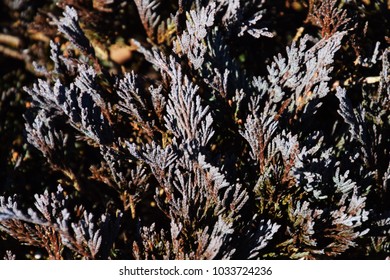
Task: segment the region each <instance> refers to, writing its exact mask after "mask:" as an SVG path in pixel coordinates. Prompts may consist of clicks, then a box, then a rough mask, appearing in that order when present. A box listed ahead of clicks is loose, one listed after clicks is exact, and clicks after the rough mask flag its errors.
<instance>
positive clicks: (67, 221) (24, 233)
mask: <svg viewBox="0 0 390 280" xmlns="http://www.w3.org/2000/svg"><path fill="white" fill-rule="evenodd" d="M34 197H35V204H34V206H35V209H33V208H29V209H28V211H27V214H26V213H23V211H21V210H19V207H18V203H17V202H16V200H15V199H13V198H10V197H9V198H8V199H7V198H5V197H0V228H1V229H2V230H3V231H5V232H7V233H8V234H10V235H11V236H12V237H14V238H16V239H18V240H20V241H22V242H25V243H27V244H29V245H32V246H38V247H42V248H45V249H46V251H47V253H48V254H49V257H50V258H52V259H62V258H63V256H62V255H61V253H62V250H63V247H64V246H66V247H68V248H69V249H71V250H72V251H74V253H76V254H78V255H79V256H80V257H82V258H85V259H95V258H97V257H99V255H100V256H102V257H104V256H105V255H107V253H108V250H109V249H110V248H111V246H112V240H110V237H109V235H110V234H115V230H112V229H110V227H112V226H113V225H114V224H115V223H117V222H115V221H114V220H113V221H111V220H110V217H109V216H107V215H101V216H100V217H99V218H98V219H96V218H95V217H94V215H93V214H92V213H88V212H87V211H86V210H84V209H83V207H82V206H78V207H75V210H74V211H72V212H69V210H68V209H69V208H68V207H69V205H68V204H69V203H68V198H67V197H66V195H65V194H64V190H63V189H62V187H61V186H58V188H57V192H55V193H49V192H48V191H45V193H44V194H42V195H35V196H34ZM78 215H79V216H78ZM75 217H76V218H75ZM110 224H111V225H110ZM116 226H118V225H116ZM110 231H111V232H110ZM104 238H106V240H104ZM103 244H104V246H103Z"/></svg>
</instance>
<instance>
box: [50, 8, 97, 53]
mask: <svg viewBox="0 0 390 280" xmlns="http://www.w3.org/2000/svg"><path fill="white" fill-rule="evenodd" d="M63 16H64V17H63V18H61V19H60V20H55V23H56V24H57V26H58V30H59V31H60V32H62V33H63V34H65V36H66V37H67V39H68V40H69V41H70V42H72V44H73V45H75V46H76V47H77V48H78V49H79V50H81V51H83V52H84V53H86V54H91V55H94V54H95V51H94V49H93V47H92V46H91V43H90V42H89V40H88V38H87V37H86V36H85V35H84V32H83V31H82V30H81V28H80V25H79V22H78V21H79V17H78V15H77V12H76V10H75V9H74V8H72V7H69V6H66V7H65V11H64V12H63Z"/></svg>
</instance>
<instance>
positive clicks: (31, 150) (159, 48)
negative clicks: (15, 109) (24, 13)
mask: <svg viewBox="0 0 390 280" xmlns="http://www.w3.org/2000/svg"><path fill="white" fill-rule="evenodd" d="M22 2H23V1H22ZM27 2H28V1H26V3H27ZM60 2H61V3H59V4H60V5H59V6H60V7H63V11H62V15H61V13H55V14H56V15H58V16H55V14H51V13H50V14H48V17H50V18H51V22H52V23H53V24H54V25H55V26H56V27H57V28H58V32H59V33H58V36H57V37H56V38H51V41H50V42H49V43H48V44H47V46H48V47H49V51H48V52H47V56H48V59H50V62H48V59H46V60H39V61H37V62H36V63H34V65H35V71H36V73H37V76H39V78H34V79H33V83H32V84H31V85H28V84H25V85H24V86H21V85H17V86H14V87H13V89H14V90H15V89H17V88H18V86H19V88H18V89H19V90H20V91H23V94H27V95H28V100H30V101H29V103H28V106H27V107H28V108H27V109H26V110H25V113H24V122H25V124H24V127H25V130H24V133H25V139H26V141H27V142H28V145H25V147H26V148H25V149H27V150H26V151H25V154H26V156H25V157H22V158H21V159H20V161H19V162H18V165H17V166H14V170H15V172H16V171H18V172H20V173H22V174H23V172H25V173H27V172H28V170H29V169H25V170H24V171H23V170H22V169H21V167H23V166H25V165H26V164H27V163H29V162H30V161H29V160H28V159H29V157H32V158H33V159H35V160H36V162H37V163H35V164H39V165H42V166H44V167H42V172H45V174H46V173H47V175H46V177H42V180H45V178H51V179H50V180H49V181H47V182H45V181H42V182H41V185H40V186H39V187H38V186H34V187H35V189H34V190H29V191H28V192H21V193H16V192H14V193H13V192H12V184H10V185H9V187H8V188H7V192H6V193H5V192H4V194H3V195H2V196H1V197H0V230H1V231H2V232H3V233H4V236H9V237H8V238H11V237H12V238H14V239H16V240H17V242H19V243H20V244H26V245H29V246H32V247H36V248H39V250H40V251H41V252H43V253H44V256H45V257H46V258H48V259H274V258H277V259H302V258H303V259H336V258H341V259H348V258H354V259H356V258H376V259H377V258H380V259H385V258H388V257H389V256H390V252H389V244H390V239H389V236H390V235H389V230H390V216H389V215H390V214H389V213H390V208H389V205H388V203H387V202H386V201H388V199H389V198H390V189H389V185H390V142H389V141H390V140H389V139H390V137H389V135H390V134H389V132H390V115H389V108H390V107H389V106H390V86H389V85H390V82H389V81H390V78H389V77H390V76H389V73H388V72H389V54H390V49H389V47H388V45H387V43H386V38H388V36H389V33H388V30H387V31H385V34H382V37H381V38H378V37H370V39H367V40H365V41H364V40H353V39H351V38H357V37H356V36H357V34H358V32H360V31H359V30H360V29H359V28H360V25H359V24H358V22H357V18H359V17H361V18H365V19H366V20H367V24H366V27H367V26H368V27H367V28H370V25H374V24H375V21H373V19H372V18H371V17H370V15H373V14H375V15H376V16H381V15H383V14H385V13H388V11H387V10H386V11H385V10H383V9H386V8H387V7H384V6H381V5H377V6H375V7H374V6H371V4H370V3H366V4H364V5H363V6H358V5H355V4H354V3H351V2H353V1H336V0H327V1H322V2H321V1H314V0H313V1H308V3H306V1H281V2H283V4H281V3H275V1H265V0H251V1H239V0H234V1H227V0H226V1H225V0H218V1H178V2H177V3H173V4H172V3H170V4H167V3H166V1H162V0H161V1H159V0H153V1H150V0H142V1H141V0H140V1H134V3H132V4H131V5H128V4H126V3H124V2H123V1H114V0H111V1H92V2H91V3H90V5H91V7H93V9H94V12H95V13H101V15H102V16H103V17H105V18H106V19H107V20H108V19H109V18H110V16H111V15H112V13H113V11H121V12H120V13H118V14H119V15H121V14H123V15H126V11H127V12H128V13H131V14H132V15H137V16H138V19H137V20H138V21H137V22H136V23H134V24H135V26H136V27H135V28H138V34H137V36H132V37H131V38H125V39H124V38H113V37H109V36H112V34H114V33H113V32H111V31H110V34H111V35H106V37H105V38H107V40H106V47H107V49H110V46H114V45H118V46H119V45H121V46H123V48H126V49H128V50H130V52H131V55H129V56H128V58H127V59H126V60H123V61H122V62H121V63H122V65H121V67H118V65H116V64H115V62H118V61H119V60H115V59H112V61H108V60H109V56H106V57H105V58H104V57H102V56H99V55H97V54H96V50H97V48H96V38H97V36H95V35H93V32H95V33H98V32H103V33H102V34H99V36H100V39H101V38H104V36H105V34H104V31H105V30H98V29H96V30H94V31H93V32H92V33H91V29H89V30H87V29H88V28H91V27H90V26H89V27H87V26H86V25H85V21H84V20H85V19H88V18H90V17H91V14H92V12H90V11H89V12H86V11H87V10H86V6H87V3H84V1H60ZM284 2H286V3H284ZM366 2H370V1H366ZM26 5H27V4H26ZM297 5H298V6H299V11H301V10H304V9H306V10H305V11H306V20H305V17H302V18H301V19H300V20H301V28H300V29H299V30H298V33H296V30H289V31H286V30H282V29H281V27H280V26H279V25H278V24H277V22H278V20H277V19H279V18H280V17H288V16H289V14H290V9H298V8H297V7H298V6H297ZM23 7H24V6H23V5H22V4H20V7H19V8H18V9H23ZM13 9H16V8H13ZM84 9H85V10H84ZM126 9H127V10H126ZM365 9H366V10H367V13H365V11H366V10H365ZM368 10H369V12H368ZM275 11H279V12H275ZM352 15H353V16H352ZM113 20H114V21H115V20H119V21H120V20H121V19H120V16H119V19H113ZM129 24H130V23H129ZM128 28H132V27H131V26H129V27H128ZM367 30H369V29H367ZM367 30H366V31H367ZM87 31H88V32H87ZM122 31H123V30H122ZM122 31H121V32H122ZM118 32H119V31H118ZM132 32H133V31H132ZM288 32H290V33H288ZM386 32H387V33H386ZM295 33H296V34H295ZM91 34H92V35H91ZM119 34H123V33H118V34H117V35H118V36H119ZM281 34H284V35H283V36H285V35H286V34H289V35H286V36H290V37H289V38H290V39H288V40H286V38H282V37H281ZM294 34H295V36H294ZM373 34H378V33H377V32H375V33H373ZM371 35H372V34H370V32H366V33H365V35H364V36H368V37H369V36H371ZM386 36H387V37H386ZM292 38H293V39H292ZM129 39H131V40H129ZM126 40H128V41H126ZM283 42H287V45H285V44H284V43H283ZM272 44H273V46H274V47H275V50H277V52H274V50H270V49H267V48H266V46H268V45H272ZM258 50H260V51H261V52H262V54H261V56H259V57H256V56H255V57H251V54H256V53H258ZM26 53H28V52H26ZM267 56H268V57H267ZM248 60H256V63H257V64H258V66H257V67H256V68H253V67H252V68H247V66H248V65H249V64H248ZM42 62H44V63H43V64H42ZM0 89H1V90H3V88H0ZM10 92H13V91H10V90H7V91H6V90H4V91H3V92H2V93H1V97H2V99H1V100H0V106H1V107H2V108H3V107H5V106H7V105H6V102H7V100H8V97H9V93H10ZM0 112H1V111H0ZM0 123H1V127H0V129H1V130H0V131H1V132H2V131H3V127H6V126H5V125H6V124H5V123H3V121H0ZM27 154H28V155H29V156H27ZM14 162H15V161H14ZM10 164H11V163H9V164H8V165H7V166H9V165H10ZM29 164H33V163H31V162H30V163H29ZM8 168H9V167H8ZM9 170H11V168H9ZM2 176H3V175H2ZM54 182H57V183H56V184H54ZM55 186H57V188H55ZM31 192H36V194H35V195H34V196H33V198H32V197H31ZM28 195H29V196H28ZM2 246H3V245H1V246H0V250H2V248H3V247H4V246H3V247H2ZM4 248H5V249H4V252H3V256H4V258H5V259H15V258H19V257H20V258H26V256H27V254H23V253H21V252H23V251H22V250H21V249H20V248H22V245H20V248H19V247H18V248H17V249H16V250H14V248H8V247H4Z"/></svg>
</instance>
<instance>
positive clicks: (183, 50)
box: [174, 2, 216, 70]
mask: <svg viewBox="0 0 390 280" xmlns="http://www.w3.org/2000/svg"><path fill="white" fill-rule="evenodd" d="M215 6H216V5H215V2H211V3H210V4H208V5H207V6H206V7H202V8H201V9H200V10H199V11H195V10H191V11H190V12H189V14H188V19H187V21H186V24H187V30H186V31H184V32H183V33H182V34H181V36H179V37H178V40H177V42H174V50H175V51H176V52H177V53H178V54H185V55H186V56H187V57H188V59H189V61H190V62H191V63H192V65H193V67H194V69H195V70H197V69H199V68H201V66H202V64H203V61H204V55H205V53H206V50H207V46H206V44H205V42H204V39H205V37H206V36H207V29H206V28H208V27H211V26H212V25H213V24H214V15H215Z"/></svg>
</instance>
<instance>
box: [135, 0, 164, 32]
mask: <svg viewBox="0 0 390 280" xmlns="http://www.w3.org/2000/svg"><path fill="white" fill-rule="evenodd" d="M134 2H135V4H136V6H137V9H138V13H139V16H140V19H141V22H142V24H143V26H144V29H145V31H146V34H147V35H148V37H149V38H151V39H154V37H155V30H156V28H157V26H158V24H159V23H160V16H159V15H158V14H157V13H156V9H157V8H158V6H159V5H160V2H159V1H151V0H135V1H134Z"/></svg>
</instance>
